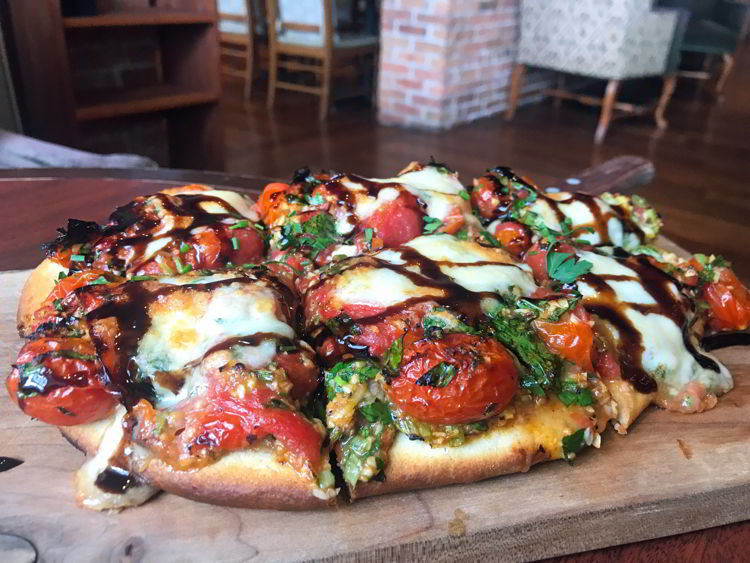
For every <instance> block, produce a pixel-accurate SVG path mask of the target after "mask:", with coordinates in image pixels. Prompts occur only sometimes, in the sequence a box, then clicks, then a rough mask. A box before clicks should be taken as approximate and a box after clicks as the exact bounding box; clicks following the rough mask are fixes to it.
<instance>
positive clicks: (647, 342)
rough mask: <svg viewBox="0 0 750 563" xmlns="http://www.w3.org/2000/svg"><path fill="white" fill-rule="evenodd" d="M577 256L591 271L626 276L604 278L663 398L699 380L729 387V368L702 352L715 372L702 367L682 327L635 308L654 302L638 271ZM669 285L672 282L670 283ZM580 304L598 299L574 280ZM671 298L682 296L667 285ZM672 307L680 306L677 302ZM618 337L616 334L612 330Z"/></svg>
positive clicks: (716, 388)
mask: <svg viewBox="0 0 750 563" xmlns="http://www.w3.org/2000/svg"><path fill="white" fill-rule="evenodd" d="M577 254H578V256H579V257H580V258H581V259H583V260H587V261H588V262H590V263H591V264H592V268H591V272H592V273H594V274H598V275H616V276H628V277H629V278H631V279H628V280H605V283H607V285H609V286H610V287H611V288H612V290H613V291H614V294H615V298H616V302H615V303H614V305H617V306H618V307H621V310H623V312H624V314H625V316H626V317H627V319H628V320H629V321H630V322H631V324H632V325H633V327H634V328H635V330H636V331H637V332H638V333H639V334H640V335H641V342H642V345H643V354H642V358H641V361H642V366H641V367H642V368H643V369H644V370H645V371H646V372H648V373H649V374H650V375H651V376H652V377H653V378H654V380H655V381H656V383H657V386H658V388H659V394H660V395H662V396H664V397H666V398H673V397H675V396H677V395H678V394H679V393H680V391H681V390H682V389H683V388H684V387H685V385H687V384H688V383H690V382H691V381H695V382H698V383H702V384H703V385H705V386H706V389H707V391H708V392H710V393H714V394H721V393H725V392H727V391H729V390H730V389H731V388H732V385H733V384H732V377H731V375H730V374H729V371H728V370H727V369H726V367H725V366H723V365H722V364H721V363H719V362H718V360H716V358H715V357H713V356H712V355H710V354H707V353H705V352H701V353H702V354H703V355H705V356H707V357H709V358H711V359H713V360H714V361H716V364H717V365H718V366H719V371H718V372H717V371H714V370H711V369H707V368H704V367H702V366H701V365H700V364H699V363H698V361H697V360H696V359H695V357H694V356H693V355H692V354H691V353H690V351H689V350H688V349H687V347H686V345H685V342H684V339H683V334H682V327H680V326H678V325H677V324H676V323H675V322H674V321H673V320H672V319H670V318H669V317H667V316H665V315H661V314H658V313H648V314H644V313H643V312H641V311H639V310H637V307H636V306H638V305H641V306H643V305H654V304H656V301H655V300H654V298H653V297H652V296H651V295H650V294H649V292H648V291H647V290H646V288H645V287H644V286H643V284H642V283H641V281H640V277H639V276H638V274H637V273H636V272H635V271H634V270H632V269H631V268H628V267H627V266H625V265H623V264H621V263H620V262H618V261H617V260H615V259H614V258H610V257H609V256H602V255H600V254H596V253H593V252H587V251H578V253H577ZM672 285H673V284H672ZM578 289H579V291H580V292H581V295H582V296H583V303H584V304H587V303H596V302H597V301H598V300H600V299H601V298H602V296H601V294H599V293H598V292H597V291H596V289H595V288H594V287H593V286H591V285H589V284H587V283H586V282H585V281H579V282H578ZM670 292H671V293H672V295H673V297H674V299H675V301H679V300H681V299H682V297H681V296H679V292H678V290H677V288H676V287H674V288H672V287H670ZM676 306H678V307H679V306H680V305H679V304H678V305H676ZM614 335H615V337H616V338H618V339H619V337H620V335H619V333H618V332H617V331H614Z"/></svg>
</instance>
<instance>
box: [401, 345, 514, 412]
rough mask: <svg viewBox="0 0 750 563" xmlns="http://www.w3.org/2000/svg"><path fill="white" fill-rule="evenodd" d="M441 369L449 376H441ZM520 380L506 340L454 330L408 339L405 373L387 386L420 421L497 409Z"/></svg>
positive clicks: (402, 368) (508, 397) (404, 353)
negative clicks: (437, 336)
mask: <svg viewBox="0 0 750 563" xmlns="http://www.w3.org/2000/svg"><path fill="white" fill-rule="evenodd" d="M439 371H442V374H443V377H442V378H441V379H436V375H437V372H439ZM428 372H429V374H428ZM430 374H432V375H433V376H432V377H430ZM517 386H518V374H517V371H516V366H515V364H514V363H513V359H512V357H511V355H510V353H509V352H508V351H507V350H506V349H505V347H504V346H503V345H502V344H500V343H499V342H497V341H496V340H494V339H491V338H484V337H480V336H474V335H469V334H448V335H446V336H445V337H444V338H441V339H440V340H429V339H422V340H418V341H416V342H410V343H406V344H405V346H404V352H403V359H402V362H401V373H400V375H399V376H398V377H397V378H395V379H393V380H392V381H391V383H390V385H389V386H388V389H387V391H388V397H389V398H390V400H391V401H392V402H393V403H394V404H395V405H396V406H397V407H398V408H400V409H401V410H403V411H404V413H406V414H407V415H409V416H412V417H414V418H415V419H416V420H418V421H422V422H428V423H432V424H462V423H469V422H475V421H478V420H482V419H484V418H487V417H489V416H492V415H493V414H497V413H498V412H499V411H501V410H502V409H503V408H505V407H506V406H507V405H508V403H510V401H511V400H512V399H513V395H514V393H515V392H516V389H517Z"/></svg>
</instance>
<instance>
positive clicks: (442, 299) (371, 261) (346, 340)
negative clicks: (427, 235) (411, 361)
mask: <svg viewBox="0 0 750 563" xmlns="http://www.w3.org/2000/svg"><path fill="white" fill-rule="evenodd" d="M390 250H392V251H394V252H397V253H398V254H399V256H400V257H401V259H402V260H403V261H404V264H392V263H390V262H387V261H385V260H382V259H380V258H376V257H367V258H365V259H362V258H356V257H355V258H350V259H348V260H350V261H351V262H352V265H351V266H349V267H348V268H346V269H344V270H339V271H338V272H337V273H336V274H335V275H334V276H328V277H322V278H321V280H318V282H316V284H314V285H313V286H311V289H315V287H317V286H318V285H320V284H321V283H323V282H324V281H326V280H327V279H331V278H332V277H335V276H337V275H340V274H341V273H343V272H345V271H351V270H353V269H358V268H363V267H368V268H381V269H388V270H391V271H393V272H395V273H397V274H399V275H401V276H403V277H406V278H408V279H409V280H410V281H411V282H412V283H413V284H414V285H416V286H417V287H422V288H430V289H435V290H438V291H440V292H442V295H438V296H434V295H425V296H415V297H410V298H408V299H406V300H404V301H401V302H399V303H395V304H393V305H390V306H388V307H385V308H384V309H383V310H382V311H381V312H379V313H377V314H375V315H370V316H367V317H363V318H358V319H356V320H355V321H352V323H351V324H355V325H358V326H368V325H375V324H378V323H382V322H383V321H385V320H386V319H388V318H390V317H392V316H394V315H397V314H399V313H401V312H403V311H405V310H407V309H409V308H411V307H414V306H416V305H419V304H421V303H436V304H437V305H440V306H443V307H446V308H448V309H450V310H452V311H454V312H455V313H457V314H458V315H459V316H460V317H461V318H462V320H464V322H469V323H475V322H476V320H477V319H479V318H480V317H481V316H482V315H483V312H482V309H481V305H480V303H481V300H482V298H484V297H490V298H494V299H497V298H498V296H497V294H496V293H494V292H473V291H470V290H468V289H466V288H464V287H463V286H461V285H460V284H458V283H456V282H455V281H454V280H453V279H452V278H451V277H450V276H448V275H446V274H444V273H443V272H442V271H441V269H440V266H441V265H442V266H447V265H455V266H462V265H473V264H461V263H454V262H449V261H446V260H442V261H439V262H438V261H435V260H431V259H430V258H427V257H426V256H424V255H422V254H420V253H419V252H417V251H416V250H415V249H413V248H411V247H408V246H401V247H397V248H393V249H390ZM492 264H493V265H498V266H503V265H506V266H514V267H515V265H512V264H503V263H494V262H493V263H492ZM409 268H416V269H417V271H413V270H411V269H409ZM383 290H384V291H386V290H387V288H383ZM318 331H320V332H318ZM310 332H312V333H316V339H315V340H316V345H317V346H318V347H319V346H320V345H321V344H322V342H323V341H324V340H325V339H326V338H327V337H329V336H331V335H332V334H331V331H330V329H328V328H327V327H322V326H320V325H318V326H314V327H311V330H310ZM351 339H352V336H351V335H349V334H347V335H345V336H342V337H339V338H338V339H337V342H338V343H339V344H340V345H342V346H344V347H346V349H347V350H348V351H349V352H350V353H352V354H354V355H356V356H362V355H366V354H367V347H366V346H361V345H358V344H354V343H353V342H351Z"/></svg>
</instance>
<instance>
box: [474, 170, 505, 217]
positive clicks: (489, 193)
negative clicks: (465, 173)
mask: <svg viewBox="0 0 750 563" xmlns="http://www.w3.org/2000/svg"><path fill="white" fill-rule="evenodd" d="M471 204H472V206H473V207H474V208H475V209H477V210H478V211H479V214H480V215H481V216H482V217H484V218H485V219H492V218H493V217H494V216H495V210H496V209H497V207H498V205H500V197H499V196H498V195H497V194H496V193H495V184H494V182H493V181H492V180H491V179H490V178H487V177H486V176H482V177H481V178H478V179H476V180H474V189H472V190H471Z"/></svg>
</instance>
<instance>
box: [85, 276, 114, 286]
mask: <svg viewBox="0 0 750 563" xmlns="http://www.w3.org/2000/svg"><path fill="white" fill-rule="evenodd" d="M105 283H109V280H108V279H107V278H105V277H104V276H99V277H98V278H96V279H95V280H94V281H90V282H89V283H88V284H87V285H104V284H105Z"/></svg>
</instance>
